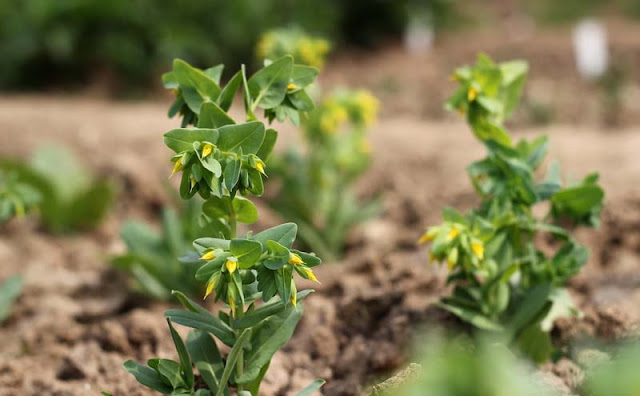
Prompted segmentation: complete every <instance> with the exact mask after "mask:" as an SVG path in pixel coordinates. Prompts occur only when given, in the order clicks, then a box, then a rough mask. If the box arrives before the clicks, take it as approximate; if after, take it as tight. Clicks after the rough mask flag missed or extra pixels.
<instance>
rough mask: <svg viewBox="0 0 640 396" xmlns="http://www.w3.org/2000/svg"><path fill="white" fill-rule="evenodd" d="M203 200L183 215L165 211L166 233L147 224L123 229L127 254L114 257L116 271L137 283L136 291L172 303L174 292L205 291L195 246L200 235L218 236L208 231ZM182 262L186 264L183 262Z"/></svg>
mask: <svg viewBox="0 0 640 396" xmlns="http://www.w3.org/2000/svg"><path fill="white" fill-rule="evenodd" d="M201 205H202V202H201V201H200V200H195V199H194V200H190V201H186V202H185V204H184V205H182V208H180V210H179V211H176V210H174V209H172V208H168V207H167V208H164V209H163V211H162V218H161V224H162V230H161V231H160V232H158V231H157V230H155V229H154V228H153V227H151V226H150V225H148V224H147V223H144V222H141V221H135V220H130V221H127V222H126V223H125V224H124V225H123V226H122V228H121V229H120V237H121V238H122V240H123V241H124V243H125V244H126V246H127V250H128V251H127V253H125V254H123V255H120V256H117V257H114V258H113V259H112V260H111V263H112V264H113V265H114V267H116V268H118V269H120V270H122V271H125V272H127V273H128V274H129V275H131V276H132V277H133V278H134V280H135V288H136V289H137V290H139V291H140V292H142V293H144V294H146V295H148V296H151V297H153V298H158V299H163V300H166V299H169V298H170V297H171V291H172V290H180V291H183V292H184V293H186V294H187V295H190V296H196V295H198V294H200V293H201V292H203V291H204V289H203V286H202V282H199V281H197V280H196V279H195V274H196V271H197V270H198V268H199V267H200V265H199V263H197V262H196V263H193V262H192V261H191V260H190V257H189V254H192V252H193V247H192V245H191V244H192V242H193V240H194V239H196V238H197V237H198V236H200V235H207V234H211V233H215V230H210V229H209V228H208V224H209V223H208V218H207V217H206V215H204V214H203V213H202V211H201V210H200V206H201ZM180 258H182V259H183V260H186V262H185V263H181V262H180Z"/></svg>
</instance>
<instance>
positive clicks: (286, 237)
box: [252, 223, 298, 248]
mask: <svg viewBox="0 0 640 396" xmlns="http://www.w3.org/2000/svg"><path fill="white" fill-rule="evenodd" d="M297 232H298V226H297V225H296V224H295V223H284V224H280V225H278V226H275V227H272V228H268V229H266V230H264V231H262V232H259V233H257V234H255V235H254V236H253V237H252V239H253V240H255V241H258V242H260V243H262V244H263V246H266V243H267V241H269V240H272V241H275V242H278V243H279V244H281V245H283V246H285V247H287V248H291V245H293V241H295V240H296V234H297Z"/></svg>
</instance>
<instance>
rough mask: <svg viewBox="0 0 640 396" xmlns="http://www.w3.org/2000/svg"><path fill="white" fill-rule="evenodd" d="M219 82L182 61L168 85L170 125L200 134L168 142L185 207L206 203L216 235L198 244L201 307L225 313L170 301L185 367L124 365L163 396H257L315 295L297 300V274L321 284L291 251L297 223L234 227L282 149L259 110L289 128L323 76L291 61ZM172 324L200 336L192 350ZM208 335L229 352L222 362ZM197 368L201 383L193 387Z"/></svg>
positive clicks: (251, 216) (176, 133)
mask: <svg viewBox="0 0 640 396" xmlns="http://www.w3.org/2000/svg"><path fill="white" fill-rule="evenodd" d="M221 72H222V66H216V67H213V68H210V69H207V70H204V71H203V70H200V69H197V68H194V67H192V66H190V65H189V64H187V63H185V62H183V61H181V60H176V61H174V64H173V71H172V72H170V73H168V74H166V75H165V76H164V77H163V80H164V82H165V85H166V86H167V87H168V88H170V89H174V90H176V101H175V103H174V104H173V106H172V107H171V110H170V115H171V116H173V115H176V114H180V115H181V116H182V117H183V120H182V122H183V125H188V124H191V123H194V124H195V125H196V127H194V128H179V129H173V130H171V131H169V132H167V133H166V134H165V135H164V142H165V144H166V145H167V146H168V147H169V148H170V149H171V150H173V151H174V152H175V155H174V156H173V157H172V162H173V163H174V166H173V173H174V174H175V173H180V172H181V173H182V177H181V183H180V195H181V197H182V198H183V199H190V198H192V197H193V196H194V195H195V194H199V195H200V196H201V197H202V198H204V199H206V202H205V203H204V205H203V212H204V214H205V215H206V216H207V217H208V223H209V226H211V227H212V228H211V229H210V232H211V234H210V235H208V236H207V237H201V238H198V239H196V240H195V241H194V247H195V249H196V250H197V252H198V255H199V256H200V257H199V259H198V260H196V262H197V263H198V265H199V266H200V268H199V269H198V270H197V271H196V275H195V277H196V279H197V280H200V281H203V282H205V283H206V285H207V287H206V292H205V298H206V296H208V295H209V294H211V293H213V294H214V295H215V299H216V300H220V301H222V302H224V303H225V304H226V305H225V307H224V308H222V309H220V310H219V311H218V314H217V315H214V314H212V313H210V312H209V311H207V310H206V309H205V308H203V307H201V306H199V305H197V304H196V303H194V302H193V301H192V300H190V299H189V298H187V297H186V296H185V295H184V294H183V293H182V292H180V291H174V295H175V296H176V297H177V298H178V300H179V301H180V302H181V303H182V304H183V305H184V307H185V308H186V310H178V309H171V310H168V311H166V312H165V316H166V317H167V320H168V323H169V328H170V330H171V334H172V337H173V340H174V343H175V346H176V349H177V352H178V356H179V362H176V361H173V360H169V359H151V360H149V361H148V362H147V365H142V364H139V363H135V362H133V361H127V362H126V363H125V369H126V370H127V371H129V372H130V373H131V374H133V375H134V376H135V378H136V379H137V380H138V381H139V382H140V383H142V384H143V385H145V386H147V387H150V388H152V389H155V390H157V391H159V392H162V393H165V394H172V395H198V396H204V395H216V396H223V395H229V394H231V391H230V388H235V392H236V393H237V394H238V395H243V396H250V395H253V396H257V395H258V394H259V387H260V383H261V381H262V378H263V376H264V374H265V373H266V371H267V369H268V367H269V363H270V360H271V357H272V356H273V354H274V353H275V352H276V351H277V350H278V349H279V348H280V347H282V346H283V345H284V344H285V343H286V342H287V341H288V340H289V338H290V337H291V335H292V334H293V331H294V329H295V327H296V325H297V322H298V321H299V320H300V317H301V315H302V304H301V300H302V299H303V298H304V297H306V296H307V295H308V294H309V293H310V292H311V291H310V290H305V291H298V290H297V287H296V284H295V282H294V279H293V274H294V273H298V274H299V275H300V276H301V277H303V278H305V279H310V280H313V281H315V280H316V277H315V275H314V274H313V272H312V269H311V268H312V267H315V266H316V265H319V264H320V263H321V260H320V259H319V258H318V257H316V256H315V255H314V254H309V253H305V252H301V251H299V250H296V249H293V248H292V245H293V242H294V240H295V237H296V232H297V226H296V225H295V224H293V223H286V224H282V225H279V226H276V227H273V228H269V229H267V230H264V231H262V232H259V233H257V234H252V233H251V232H249V233H247V234H246V235H245V236H239V235H238V232H237V223H238V222H241V223H253V222H254V221H255V220H256V218H257V210H256V207H255V205H254V204H253V203H252V202H251V200H249V199H248V198H246V197H245V196H248V195H254V196H259V195H261V194H262V192H263V188H264V187H263V176H264V174H265V161H266V159H267V157H268V155H269V153H270V152H271V150H272V149H273V146H274V144H275V142H276V139H277V132H276V131H275V130H274V129H268V130H267V129H266V128H265V125H264V124H263V123H262V122H260V121H255V119H256V117H255V112H256V111H257V110H258V109H263V110H264V111H265V115H266V116H267V117H270V116H271V115H274V114H278V113H279V112H280V111H283V112H284V113H285V114H286V116H287V117H288V118H296V117H298V111H304V110H306V109H307V108H308V107H309V106H312V105H313V102H311V100H310V99H308V98H309V96H308V94H307V93H306V92H305V89H306V87H308V86H309V85H310V84H311V83H312V82H313V81H314V79H315V76H316V74H317V71H316V70H315V69H312V68H309V67H306V66H300V65H296V64H294V62H293V58H292V57H291V56H285V57H283V58H281V59H278V60H276V61H274V62H272V63H271V64H269V65H268V66H265V67H264V68H262V69H260V70H259V71H257V72H256V73H255V74H254V75H253V76H251V77H250V78H248V77H247V75H246V73H245V69H244V67H243V68H242V69H241V70H240V71H239V72H238V73H236V74H235V75H234V76H233V77H232V78H231V79H230V80H229V82H228V83H227V85H226V86H224V87H221V86H220V85H219V76H220V74H221ZM238 90H241V91H242V93H243V97H244V109H245V114H246V122H242V123H236V121H235V120H234V119H233V118H231V116H230V115H229V114H228V113H227V112H228V111H229V109H230V107H231V103H232V99H233V97H234V96H235V94H236V92H237V91H238ZM283 108H284V109H285V110H283ZM294 112H295V116H294ZM260 301H262V303H261V302H260ZM172 323H177V324H181V325H184V326H187V327H191V328H193V329H194V330H193V331H191V333H190V334H189V336H188V338H187V341H186V344H185V342H183V340H182V339H181V337H180V336H179V335H178V333H177V332H176V331H175V330H174V329H173V325H172ZM212 335H213V336H214V337H215V338H217V339H218V340H219V341H220V342H221V343H222V344H225V345H227V346H228V347H229V348H230V352H229V354H228V355H227V356H226V359H223V357H222V355H221V353H220V351H219V350H218V347H217V345H216V343H215V341H214V339H213V338H212V337H211V336H212ZM194 365H195V367H196V368H197V370H198V372H199V375H200V378H201V379H202V381H201V382H200V381H198V382H196V380H195V376H194V371H193V366H194ZM322 383H323V382H322V381H317V382H316V383H314V384H312V385H310V388H309V389H307V390H303V391H302V392H301V395H304V394H307V393H310V392H312V391H313V390H315V389H317V388H319V387H320V386H321V385H322ZM196 384H198V385H196Z"/></svg>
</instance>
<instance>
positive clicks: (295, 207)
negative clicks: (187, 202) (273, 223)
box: [269, 90, 380, 260]
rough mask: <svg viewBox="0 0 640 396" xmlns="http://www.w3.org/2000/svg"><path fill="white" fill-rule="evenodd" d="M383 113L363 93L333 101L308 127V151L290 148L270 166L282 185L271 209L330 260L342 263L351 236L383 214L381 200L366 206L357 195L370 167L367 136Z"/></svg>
mask: <svg viewBox="0 0 640 396" xmlns="http://www.w3.org/2000/svg"><path fill="white" fill-rule="evenodd" d="M378 107H379V103H378V100H377V99H376V98H375V97H374V96H373V95H371V94H370V93H369V92H367V91H363V90H357V91H356V90H343V91H337V92H335V93H333V94H331V95H328V96H327V97H325V98H324V99H323V100H322V101H321V103H320V104H319V105H318V106H316V108H315V109H314V110H313V111H312V112H311V114H310V115H309V118H308V119H307V120H305V121H304V122H303V128H302V129H303V133H302V138H303V141H304V144H305V146H306V147H305V148H304V150H297V149H295V148H291V149H289V150H288V151H287V152H286V153H285V154H284V155H281V156H274V158H273V159H272V160H270V162H269V166H270V167H271V168H272V169H273V174H274V176H275V178H276V179H279V180H280V181H281V184H280V187H279V190H278V191H277V192H276V194H275V195H274V196H273V197H271V198H270V199H269V204H270V205H271V206H272V207H273V208H274V209H276V210H277V211H278V212H279V213H280V214H281V215H282V216H283V217H284V218H287V219H292V220H293V221H294V222H295V223H297V224H298V226H299V227H300V239H301V240H302V241H303V242H304V243H305V245H307V246H309V247H310V248H311V249H312V250H314V251H315V252H317V253H318V254H320V255H321V256H322V257H324V258H325V259H328V260H333V259H335V258H337V257H339V256H340V255H341V253H342V250H343V248H344V243H345V240H346V239H347V236H348V234H349V232H351V231H352V230H353V229H354V227H356V226H357V225H358V224H359V223H361V222H363V221H365V220H367V219H369V218H371V217H373V216H374V215H376V214H377V213H378V212H379V211H380V203H379V202H378V200H373V201H369V202H363V201H362V200H360V199H358V198H357V196H356V194H355V193H354V192H353V185H354V183H355V182H356V181H357V180H358V178H359V177H360V176H362V174H363V172H364V171H366V170H367V168H368V166H369V164H370V162H371V150H370V148H369V142H368V141H367V139H366V133H367V130H368V128H369V127H370V126H371V125H372V124H373V123H374V122H375V120H376V117H377V111H378Z"/></svg>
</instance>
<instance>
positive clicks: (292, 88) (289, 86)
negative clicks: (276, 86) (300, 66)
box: [287, 83, 298, 91]
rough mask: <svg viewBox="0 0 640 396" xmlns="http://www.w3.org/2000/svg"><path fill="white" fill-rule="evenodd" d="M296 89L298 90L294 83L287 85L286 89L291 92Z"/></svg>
mask: <svg viewBox="0 0 640 396" xmlns="http://www.w3.org/2000/svg"><path fill="white" fill-rule="evenodd" d="M297 88H298V86H297V85H296V84H294V83H290V84H289V85H287V89H288V90H289V91H292V90H294V89H297Z"/></svg>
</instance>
